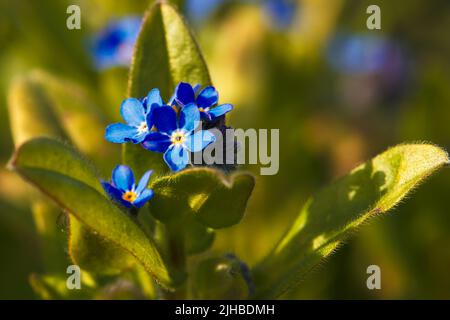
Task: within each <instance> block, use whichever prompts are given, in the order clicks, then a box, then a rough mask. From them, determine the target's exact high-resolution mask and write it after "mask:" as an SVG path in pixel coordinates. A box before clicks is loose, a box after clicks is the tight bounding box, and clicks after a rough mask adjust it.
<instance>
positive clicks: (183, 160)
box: [164, 145, 189, 172]
mask: <svg viewBox="0 0 450 320" xmlns="http://www.w3.org/2000/svg"><path fill="white" fill-rule="evenodd" d="M164 161H166V163H167V165H168V166H169V168H170V170H172V171H175V172H177V171H180V170H182V169H184V168H185V167H186V166H187V165H188V163H189V152H188V150H187V149H186V148H184V147H183V146H181V145H177V146H173V145H172V146H171V147H170V148H169V149H167V151H166V153H164Z"/></svg>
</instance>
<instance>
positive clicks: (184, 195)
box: [150, 168, 255, 229]
mask: <svg viewBox="0 0 450 320" xmlns="http://www.w3.org/2000/svg"><path fill="white" fill-rule="evenodd" d="M254 184H255V181H254V178H253V176H252V175H250V174H247V173H235V174H233V175H231V176H230V177H226V176H225V175H224V174H222V173H220V172H219V171H217V170H213V169H207V168H193V169H187V170H183V171H181V172H179V173H177V174H173V175H170V176H166V177H162V178H159V179H156V180H154V181H153V182H152V183H151V185H150V186H151V188H152V189H153V191H154V192H155V198H154V199H153V201H152V204H151V206H150V211H151V212H152V214H153V215H154V216H155V218H157V219H159V220H161V221H164V222H169V221H173V220H176V219H180V218H182V217H183V216H184V215H193V216H194V217H195V218H196V219H197V220H198V221H199V222H200V223H202V224H203V225H205V226H206V227H209V228H214V229H219V228H226V227H230V226H232V225H234V224H236V223H238V222H239V221H240V220H241V219H242V217H243V215H244V212H245V208H246V206H247V201H248V199H249V197H250V195H251V193H252V190H253V187H254Z"/></svg>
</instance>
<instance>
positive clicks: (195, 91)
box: [192, 83, 202, 94]
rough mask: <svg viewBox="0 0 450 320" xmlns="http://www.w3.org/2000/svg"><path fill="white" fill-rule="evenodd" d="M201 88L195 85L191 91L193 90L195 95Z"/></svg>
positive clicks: (199, 85)
mask: <svg viewBox="0 0 450 320" xmlns="http://www.w3.org/2000/svg"><path fill="white" fill-rule="evenodd" d="M201 87H202V86H201V84H198V83H197V84H196V85H195V86H194V88H192V89H193V90H194V94H197V92H198V91H199V90H200V88H201Z"/></svg>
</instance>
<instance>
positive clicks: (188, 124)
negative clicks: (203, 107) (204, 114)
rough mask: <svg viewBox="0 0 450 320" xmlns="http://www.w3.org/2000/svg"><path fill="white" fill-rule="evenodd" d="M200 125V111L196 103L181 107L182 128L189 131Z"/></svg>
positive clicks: (180, 126)
mask: <svg viewBox="0 0 450 320" xmlns="http://www.w3.org/2000/svg"><path fill="white" fill-rule="evenodd" d="M199 125H200V112H199V111H198V108H197V106H196V105H195V104H194V103H190V104H188V105H187V106H184V107H183V108H181V112H180V125H179V128H180V129H184V130H186V131H187V132H190V131H193V130H195V128H197V127H198V126H199Z"/></svg>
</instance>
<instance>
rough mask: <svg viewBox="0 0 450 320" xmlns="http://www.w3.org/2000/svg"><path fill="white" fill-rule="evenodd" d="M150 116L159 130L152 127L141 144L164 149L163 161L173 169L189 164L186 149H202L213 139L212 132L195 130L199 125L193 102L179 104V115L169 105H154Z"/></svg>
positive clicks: (198, 113)
mask: <svg viewBox="0 0 450 320" xmlns="http://www.w3.org/2000/svg"><path fill="white" fill-rule="evenodd" d="M152 118H153V121H154V126H155V127H156V129H157V130H158V131H151V132H150V133H149V134H148V135H147V137H146V138H145V140H144V141H143V142H142V146H143V147H144V148H145V149H147V150H150V151H155V152H164V161H165V162H166V163H167V165H168V166H169V167H170V169H171V170H172V171H180V170H182V169H184V168H185V167H186V166H187V165H188V164H189V162H190V157H189V152H198V151H201V150H203V149H204V148H205V147H206V146H207V145H209V144H210V143H211V142H213V141H215V137H214V135H213V134H212V133H211V132H209V131H206V130H196V129H197V128H198V126H199V125H200V112H199V110H198V108H197V106H196V105H195V104H193V103H191V104H188V105H185V106H184V107H182V108H181V111H180V117H179V119H177V113H176V111H175V110H174V109H173V108H172V107H169V106H162V107H157V108H155V109H154V110H153V112H152Z"/></svg>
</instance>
